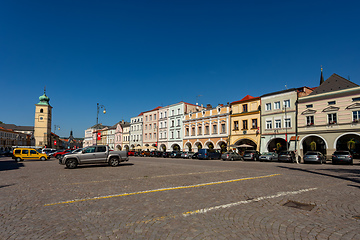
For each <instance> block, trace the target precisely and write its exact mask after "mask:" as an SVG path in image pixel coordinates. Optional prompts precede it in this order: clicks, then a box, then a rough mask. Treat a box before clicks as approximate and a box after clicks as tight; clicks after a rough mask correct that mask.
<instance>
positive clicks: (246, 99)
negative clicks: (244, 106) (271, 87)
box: [231, 95, 260, 104]
mask: <svg viewBox="0 0 360 240" xmlns="http://www.w3.org/2000/svg"><path fill="white" fill-rule="evenodd" d="M256 99H260V97H253V96H250V95H246V96H245V97H244V98H243V99H241V100H239V101H235V102H232V103H231V104H234V103H239V102H246V101H250V100H256Z"/></svg>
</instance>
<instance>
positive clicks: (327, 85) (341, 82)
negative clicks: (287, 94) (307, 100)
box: [309, 73, 359, 96]
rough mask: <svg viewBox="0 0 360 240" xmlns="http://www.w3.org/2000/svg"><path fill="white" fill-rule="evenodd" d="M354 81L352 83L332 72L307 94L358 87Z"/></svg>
mask: <svg viewBox="0 0 360 240" xmlns="http://www.w3.org/2000/svg"><path fill="white" fill-rule="evenodd" d="M358 86H359V85H357V84H356V83H353V82H351V81H349V80H347V79H345V78H343V77H341V76H339V75H337V74H336V73H333V75H331V76H330V77H329V78H328V79H326V81H325V82H323V83H322V84H321V85H320V86H319V87H318V88H316V89H315V90H314V91H313V92H312V93H310V94H309V95H311V96H312V95H316V94H320V93H324V92H332V91H337V90H343V89H348V88H353V87H358Z"/></svg>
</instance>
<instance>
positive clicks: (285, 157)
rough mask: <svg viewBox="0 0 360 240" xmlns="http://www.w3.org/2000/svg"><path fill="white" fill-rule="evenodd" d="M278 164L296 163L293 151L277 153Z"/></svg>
mask: <svg viewBox="0 0 360 240" xmlns="http://www.w3.org/2000/svg"><path fill="white" fill-rule="evenodd" d="M278 158H279V161H280V162H292V163H294V162H296V157H295V152H294V151H283V152H280V153H279V156H278Z"/></svg>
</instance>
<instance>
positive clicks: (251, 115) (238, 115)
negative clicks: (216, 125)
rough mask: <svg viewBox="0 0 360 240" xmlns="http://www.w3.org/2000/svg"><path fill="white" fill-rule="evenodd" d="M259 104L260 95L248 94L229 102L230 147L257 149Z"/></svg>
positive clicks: (258, 140)
mask: <svg viewBox="0 0 360 240" xmlns="http://www.w3.org/2000/svg"><path fill="white" fill-rule="evenodd" d="M260 104H261V102H260V97H252V96H250V95H247V96H246V97H244V98H243V99H241V100H239V101H235V102H232V103H231V104H230V106H231V114H230V124H231V125H230V149H235V148H237V149H239V151H242V150H245V149H248V150H257V151H259V148H260Z"/></svg>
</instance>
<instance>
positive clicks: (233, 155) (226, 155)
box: [221, 152, 243, 161]
mask: <svg viewBox="0 0 360 240" xmlns="http://www.w3.org/2000/svg"><path fill="white" fill-rule="evenodd" d="M221 159H222V160H223V161H225V160H230V161H235V160H243V158H242V156H241V155H240V154H238V153H236V152H225V153H223V154H221Z"/></svg>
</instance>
